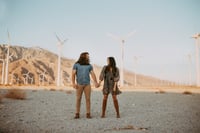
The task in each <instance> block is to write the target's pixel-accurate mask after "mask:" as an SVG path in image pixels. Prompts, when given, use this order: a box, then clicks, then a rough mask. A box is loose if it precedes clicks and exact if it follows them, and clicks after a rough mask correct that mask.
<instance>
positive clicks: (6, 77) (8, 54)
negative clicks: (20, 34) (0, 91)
mask: <svg viewBox="0 0 200 133" xmlns="http://www.w3.org/2000/svg"><path fill="white" fill-rule="evenodd" d="M9 58H10V34H9V32H8V45H7V57H6V74H5V84H8V69H9Z"/></svg>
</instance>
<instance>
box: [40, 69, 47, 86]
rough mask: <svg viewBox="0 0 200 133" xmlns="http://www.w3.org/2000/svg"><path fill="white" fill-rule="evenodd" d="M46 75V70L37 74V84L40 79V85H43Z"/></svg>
mask: <svg viewBox="0 0 200 133" xmlns="http://www.w3.org/2000/svg"><path fill="white" fill-rule="evenodd" d="M45 77H46V71H44V72H43V73H40V74H39V84H40V82H41V81H42V85H44V78H45Z"/></svg>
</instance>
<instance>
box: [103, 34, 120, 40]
mask: <svg viewBox="0 0 200 133" xmlns="http://www.w3.org/2000/svg"><path fill="white" fill-rule="evenodd" d="M106 35H107V36H108V37H111V38H112V39H114V40H116V41H120V38H119V37H117V36H115V35H113V34H111V33H107V34H106Z"/></svg>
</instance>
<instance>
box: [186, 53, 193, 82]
mask: <svg viewBox="0 0 200 133" xmlns="http://www.w3.org/2000/svg"><path fill="white" fill-rule="evenodd" d="M187 56H188V61H189V75H188V80H189V85H190V86H191V85H192V71H191V68H192V55H191V54H188V55H187Z"/></svg>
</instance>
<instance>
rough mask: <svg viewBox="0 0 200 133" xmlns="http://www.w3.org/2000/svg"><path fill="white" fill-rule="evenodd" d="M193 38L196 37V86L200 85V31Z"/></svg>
mask: <svg viewBox="0 0 200 133" xmlns="http://www.w3.org/2000/svg"><path fill="white" fill-rule="evenodd" d="M192 38H194V39H195V42H196V74H197V75H196V86H198V87H199V86H200V66H199V47H200V46H199V45H200V44H199V38H200V33H196V34H195V35H193V36H192Z"/></svg>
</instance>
